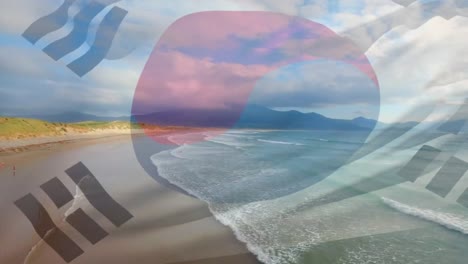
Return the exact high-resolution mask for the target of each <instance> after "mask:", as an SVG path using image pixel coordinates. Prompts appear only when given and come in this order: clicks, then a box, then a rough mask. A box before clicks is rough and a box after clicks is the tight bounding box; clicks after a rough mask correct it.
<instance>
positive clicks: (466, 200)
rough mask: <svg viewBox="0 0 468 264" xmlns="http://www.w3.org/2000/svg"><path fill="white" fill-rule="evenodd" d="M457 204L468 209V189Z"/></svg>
mask: <svg viewBox="0 0 468 264" xmlns="http://www.w3.org/2000/svg"><path fill="white" fill-rule="evenodd" d="M457 203H459V204H461V205H463V206H465V207H466V208H468V189H466V190H465V192H463V193H462V195H461V196H460V198H458V200H457Z"/></svg>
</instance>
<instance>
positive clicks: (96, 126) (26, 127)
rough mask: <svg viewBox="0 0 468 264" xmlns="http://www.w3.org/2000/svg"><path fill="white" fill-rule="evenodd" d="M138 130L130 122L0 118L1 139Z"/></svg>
mask: <svg viewBox="0 0 468 264" xmlns="http://www.w3.org/2000/svg"><path fill="white" fill-rule="evenodd" d="M130 128H137V125H136V124H130V123H129V122H123V121H114V122H95V121H89V122H80V123H70V124H68V123H50V122H45V121H41V120H36V119H28V118H10V117H0V138H6V139H20V138H31V137H33V138H34V137H42V136H59V135H65V134H68V133H88V132H92V131H96V130H104V129H130Z"/></svg>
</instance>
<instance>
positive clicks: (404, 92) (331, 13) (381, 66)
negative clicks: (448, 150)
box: [0, 0, 468, 122]
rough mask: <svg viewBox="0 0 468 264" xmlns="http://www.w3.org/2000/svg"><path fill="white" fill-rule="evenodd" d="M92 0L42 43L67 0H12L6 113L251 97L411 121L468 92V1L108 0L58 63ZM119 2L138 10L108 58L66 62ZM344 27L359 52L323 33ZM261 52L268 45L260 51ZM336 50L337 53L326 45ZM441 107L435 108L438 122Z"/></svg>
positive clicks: (101, 110) (2, 32) (1, 39)
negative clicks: (47, 22)
mask: <svg viewBox="0 0 468 264" xmlns="http://www.w3.org/2000/svg"><path fill="white" fill-rule="evenodd" d="M90 1H91V0H77V1H76V2H75V3H74V4H73V5H72V7H71V8H70V10H69V13H68V15H69V17H70V18H69V20H68V21H67V24H66V25H65V26H64V27H62V28H60V29H58V30H57V31H55V32H52V33H50V34H48V35H46V36H45V37H43V38H41V39H40V40H39V41H38V42H37V43H36V44H35V45H33V44H31V43H30V42H28V41H27V40H25V39H24V38H23V37H22V34H23V32H24V31H25V30H26V29H27V28H28V27H29V26H30V25H31V24H32V23H33V22H34V21H36V20H37V19H39V18H41V17H43V16H45V15H48V14H50V13H51V12H53V11H54V10H55V9H57V8H58V7H59V6H60V5H61V4H62V3H63V1H61V0H42V1H35V0H16V1H2V3H1V4H0V10H1V11H0V12H2V15H1V16H0V47H1V48H0V80H1V86H0V114H1V115H21V114H38V113H40V114H53V113H60V112H65V111H80V112H86V113H90V114H96V115H104V116H121V115H130V114H131V112H132V105H134V104H135V101H137V102H146V101H147V100H149V99H151V100H153V101H152V103H153V105H157V106H158V107H160V108H167V107H169V106H178V107H181V108H183V107H185V108H193V107H212V108H217V107H218V108H222V107H226V106H227V105H231V104H237V103H239V102H243V103H245V102H248V103H258V104H262V105H265V106H268V107H271V108H275V109H278V110H290V109H295V110H300V111H304V112H310V111H313V112H318V113H321V114H324V115H326V116H330V117H335V118H345V119H350V118H354V117H357V116H366V117H371V118H376V119H377V118H378V119H379V120H380V121H382V122H396V121H406V120H404V119H405V116H407V115H405V113H407V112H411V111H415V109H416V110H417V108H418V106H419V105H420V104H427V103H430V104H437V105H438V106H441V107H440V108H441V109H443V108H444V107H445V108H450V109H451V108H455V107H456V106H457V104H459V103H461V102H463V101H464V99H465V98H466V95H467V94H468V93H467V90H468V88H467V85H466V84H467V83H466V79H467V78H466V77H467V75H468V71H466V69H467V68H468V59H466V58H465V57H464V56H460V54H464V53H465V50H466V48H465V47H466V46H468V34H467V33H468V32H467V31H468V26H466V25H468V21H467V19H468V18H467V17H465V16H466V15H468V12H467V11H466V10H468V8H466V7H465V6H461V4H460V3H461V2H460V1H453V2H452V1H440V3H442V4H440V3H439V2H438V1H435V2H436V4H435V5H434V4H433V5H428V4H427V3H429V2H431V1H429V0H425V1H423V0H420V1H414V0H413V1H412V0H350V1H348V0H346V1H339V0H334V1H326V0H210V1H208V0H197V1H189V0H173V1H163V0H121V1H117V0H115V1H112V0H99V1H104V2H108V3H110V6H108V7H106V9H105V10H104V11H103V12H102V14H100V15H98V16H96V17H95V18H94V19H93V20H92V21H91V26H90V30H89V32H88V34H87V39H86V43H85V44H83V45H82V46H81V47H80V48H78V49H77V50H75V51H73V52H71V53H69V54H67V55H66V56H65V57H63V58H61V59H60V60H59V61H54V60H53V59H51V58H50V57H49V56H48V55H46V54H45V53H44V52H43V51H42V49H43V48H45V47H46V46H48V45H49V44H50V43H52V42H54V41H56V40H58V39H60V38H62V37H64V36H66V35H68V33H70V32H71V31H72V30H73V21H72V17H73V16H74V15H76V14H78V13H79V11H80V10H82V9H83V8H84V7H86V6H87V5H88V4H89V2H90ZM433 2H434V0H432V3H433ZM450 4H451V5H450ZM428 6H429V7H428ZM113 7H119V8H122V9H124V10H126V11H128V13H127V15H126V17H125V19H124V20H123V22H122V24H121V25H120V28H119V29H118V31H117V33H116V36H115V38H114V41H113V43H112V46H111V48H110V50H109V52H108V54H107V56H106V59H105V60H103V61H102V62H101V63H99V64H98V66H97V67H96V68H94V69H93V70H91V71H90V72H89V73H88V74H86V75H84V76H83V77H80V76H77V75H76V74H75V73H74V72H72V71H71V70H70V69H69V68H67V64H69V63H70V62H73V61H74V60H75V59H77V58H79V57H81V56H82V55H83V54H85V53H86V52H87V51H88V49H89V46H90V44H92V43H93V42H94V40H95V34H96V31H97V29H98V25H99V24H100V23H101V21H102V19H103V17H104V14H105V13H107V12H108V11H110V10H111V8H113ZM203 11H256V12H257V13H255V15H245V14H241V15H240V16H232V18H229V16H228V17H226V16H225V17H222V16H221V17H217V16H216V15H212V14H209V13H208V14H206V15H202V16H198V17H197V16H192V17H194V18H195V19H194V20H192V23H191V24H190V23H188V22H190V19H187V18H188V17H187V15H190V14H193V13H197V12H203ZM262 13H263V14H278V15H277V16H262V15H261V14H262ZM286 17H287V19H285V18H286ZM189 18H190V16H189ZM294 18H300V20H299V21H301V22H300V23H299V24H297V25H296V24H294V25H293V26H292V29H291V26H289V27H287V26H285V24H284V23H287V24H288V25H290V24H291V23H290V22H291V21H296V20H294ZM203 21H204V22H203ZM175 22H177V23H175ZM203 23H205V24H203ZM206 28H209V30H207V32H204V31H203V30H202V29H206ZM285 28H286V29H287V30H285ZM298 29H303V30H304V32H306V31H307V30H308V31H307V32H306V33H304V32H302V31H300V30H298ZM305 29H307V30H305ZM218 31H219V32H218ZM382 32H383V33H384V34H382ZM249 34H250V35H249ZM259 34H260V35H259ZM317 36H319V37H317ZM331 36H333V37H331ZM335 36H338V37H339V38H341V37H346V38H347V40H346V41H345V42H343V41H342V40H341V39H340V41H338V42H336V41H333V44H336V43H340V45H341V44H342V43H346V45H345V46H343V47H344V49H345V50H347V51H348V53H349V54H352V56H351V57H352V59H350V58H349V57H346V55H349V54H341V53H339V52H338V51H340V49H342V48H343V47H342V46H337V47H330V46H331V45H330V43H324V42H323V41H322V42H320V41H318V42H314V40H316V39H321V40H323V39H329V38H332V39H335ZM306 40H307V41H309V42H307V43H308V44H304V43H305V41H306ZM310 41H312V42H310ZM164 43H165V44H166V45H163V44H164ZM220 43H223V44H222V45H220ZM311 43H319V44H324V45H315V44H311ZM349 43H352V44H349ZM216 44H218V45H216ZM275 45H276V46H275ZM306 49H308V50H313V52H312V53H311V54H312V55H311V56H309V57H304V56H302V55H301V56H299V55H298V54H296V53H298V50H301V51H303V50H306ZM254 51H255V52H258V53H261V52H263V55H262V56H260V55H259V57H255V55H253V54H257V53H253V52H254ZM327 51H330V52H331V55H330V54H326V55H323V54H325V53H327ZM265 54H266V55H265ZM317 54H322V55H323V56H324V57H326V58H325V59H323V58H322V59H321V60H320V59H317V58H316V57H317V56H318V55H317ZM359 54H362V55H365V57H364V58H366V60H365V61H364V60H363V58H361V57H359V58H358V55H359ZM267 55H268V56H267ZM353 56H355V57H353ZM151 65H153V66H154V65H156V66H155V67H156V68H154V67H153V68H151ZM155 69H157V71H156V70H155ZM370 69H372V70H370ZM151 70H152V71H151ZM156 73H159V75H158V78H156V77H155V76H156V75H157V74H156ZM377 81H378V84H377ZM148 84H151V90H152V92H150V93H148V90H149V88H148V87H149V86H150V85H148ZM141 91H143V92H141ZM376 91H377V92H376ZM376 105H377V106H379V107H378V108H380V111H379V109H376ZM133 109H135V108H133ZM151 109H152V108H151ZM155 109H156V110H157V108H155ZM442 112H443V111H442ZM442 116H443V114H442V113H434V114H432V115H431V116H429V117H428V120H436V119H440V118H442Z"/></svg>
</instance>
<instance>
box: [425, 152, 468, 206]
mask: <svg viewBox="0 0 468 264" xmlns="http://www.w3.org/2000/svg"><path fill="white" fill-rule="evenodd" d="M467 170H468V163H466V162H465V161H463V160H460V159H458V158H455V157H451V158H450V159H449V160H448V161H447V162H446V163H445V165H444V166H443V167H442V169H440V170H439V172H438V173H437V174H436V176H434V178H433V179H432V181H431V182H430V183H429V184H428V185H427V186H426V189H428V190H429V191H432V192H433V193H435V194H437V195H439V196H441V197H445V196H447V194H448V193H449V192H450V191H451V190H452V189H453V187H454V186H455V185H456V184H457V183H458V181H459V180H460V179H461V177H463V174H465V172H466V171H467Z"/></svg>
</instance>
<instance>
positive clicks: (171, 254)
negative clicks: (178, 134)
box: [0, 134, 259, 264]
mask: <svg viewBox="0 0 468 264" xmlns="http://www.w3.org/2000/svg"><path fill="white" fill-rule="evenodd" d="M142 138H143V137H142ZM56 141H57V140H56ZM59 141H60V142H61V143H54V142H55V141H47V142H42V143H41V144H36V145H35V146H34V147H31V146H29V147H28V146H27V145H23V147H26V148H25V149H24V148H23V149H22V150H21V151H20V152H19V153H16V152H14V151H3V152H0V162H1V163H3V164H4V165H3V167H2V168H1V169H0V182H1V183H0V208H1V210H2V211H1V213H2V215H3V220H2V222H1V223H0V233H1V234H2V235H1V236H0V244H1V245H2V248H1V249H0V263H8V264H17V263H18V264H19V263H27V264H33V263H38V264H39V263H40V264H42V263H47V264H60V263H66V262H65V261H64V260H63V259H61V258H60V257H59V256H58V255H57V254H56V253H55V252H54V251H53V250H52V249H51V248H50V247H49V246H48V245H47V244H45V243H44V242H43V241H41V239H40V237H39V236H38V235H37V233H36V232H35V231H34V229H33V227H32V225H31V223H30V222H29V221H28V220H27V218H26V217H25V216H24V215H23V214H22V213H21V211H20V210H19V209H18V208H17V207H16V206H15V205H14V201H16V200H17V199H19V198H21V197H23V196H24V195H26V194H28V193H31V194H33V195H34V196H35V197H36V198H37V199H38V200H39V201H40V202H41V203H42V205H43V206H44V207H45V209H46V210H47V212H48V213H49V214H50V216H51V218H52V219H53V221H54V223H55V224H56V225H57V226H58V227H59V228H61V229H62V231H63V232H64V233H65V234H66V235H68V236H69V237H70V238H72V239H73V240H74V241H75V242H76V243H77V244H78V245H79V246H80V247H81V248H82V249H83V250H84V254H82V255H81V256H80V257H78V258H76V259H75V260H74V261H73V262H72V263H76V264H82V263H83V264H85V263H86V264H90V263H116V264H128V263H139V264H146V263H148V264H149V263H151V264H154V263H187V264H188V263H192V264H196V263H200V264H201V263H207V264H212V263H213V264H214V263H227V264H229V263H233V264H234V263H242V264H244V263H245V264H249V263H259V262H258V261H257V260H256V258H255V256H253V255H252V254H250V253H249V252H248V250H247V249H246V246H245V245H244V244H243V243H241V242H239V241H238V240H237V239H236V238H235V237H234V235H233V233H232V231H231V230H230V229H229V228H228V227H225V226H223V225H222V224H220V223H219V222H218V221H217V220H216V219H214V218H213V217H212V215H211V213H210V211H209V210H208V208H207V205H206V204H205V203H203V202H201V201H199V200H197V199H195V198H192V197H189V196H187V195H184V194H181V193H178V192H176V191H173V190H170V189H168V188H166V187H164V186H162V185H160V184H158V183H157V182H156V181H155V180H154V179H153V178H151V177H150V176H148V175H147V173H146V172H145V171H144V169H143V168H141V166H140V164H139V162H138V161H137V159H136V157H135V153H134V149H133V145H132V139H131V135H129V134H125V135H117V134H116V135H112V136H111V135H107V136H98V137H96V136H95V137H86V138H74V139H73V140H69V139H64V140H62V139H61V140H59ZM78 162H82V163H83V164H85V165H86V166H87V167H88V168H89V169H90V171H92V173H93V174H94V175H95V176H96V178H97V179H98V180H99V182H100V183H101V184H102V185H103V187H104V188H105V189H106V191H107V192H108V193H109V194H110V195H111V196H112V197H113V198H114V199H115V200H116V201H117V202H118V203H120V204H121V205H122V206H123V207H124V208H126V209H127V210H128V211H129V212H130V213H131V214H132V215H133V216H134V217H133V218H132V219H131V220H130V221H129V222H127V223H126V224H124V225H123V226H121V227H119V228H117V227H115V226H113V225H112V224H111V223H110V222H109V221H108V220H107V219H106V218H105V217H104V216H103V215H102V214H100V213H99V212H98V211H97V210H96V209H95V208H94V207H92V206H91V205H90V204H89V203H88V202H87V201H86V199H84V200H79V202H78V203H77V204H74V205H73V206H78V207H80V208H82V209H83V210H84V211H85V212H86V213H87V214H88V215H89V216H91V217H92V218H93V219H94V220H95V221H96V222H97V223H98V224H99V225H100V226H102V227H103V228H104V229H105V231H107V232H108V233H109V236H107V237H106V238H104V239H103V240H102V241H100V242H99V243H97V244H95V245H92V244H91V243H90V242H88V241H87V240H86V239H85V238H84V237H83V236H81V235H80V234H79V233H78V232H77V231H76V230H74V229H73V227H71V226H69V225H68V224H67V223H66V222H64V215H65V212H66V211H67V210H69V208H70V207H71V206H72V202H70V203H69V204H66V205H65V206H63V207H62V208H61V209H57V207H56V206H55V205H54V204H53V203H52V201H51V200H50V199H49V198H48V197H47V196H46V194H45V193H44V192H43V191H42V190H41V189H40V185H41V184H43V183H45V182H47V181H48V180H50V179H52V178H54V177H57V178H58V179H60V180H61V181H62V182H63V183H64V184H65V186H66V187H67V188H68V190H70V192H71V193H72V194H75V193H76V191H75V189H76V185H75V183H74V182H73V181H72V180H71V179H70V178H69V177H68V176H67V175H66V174H65V172H64V171H65V170H66V169H68V168H70V167H71V166H73V165H75V164H76V163H78ZM13 166H14V168H15V171H13Z"/></svg>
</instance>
